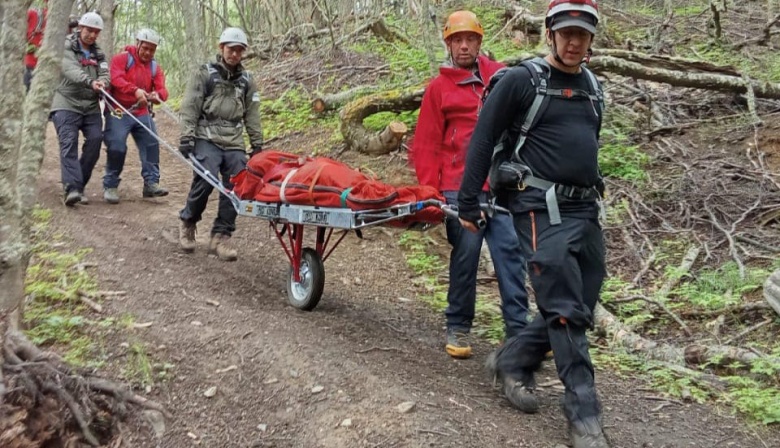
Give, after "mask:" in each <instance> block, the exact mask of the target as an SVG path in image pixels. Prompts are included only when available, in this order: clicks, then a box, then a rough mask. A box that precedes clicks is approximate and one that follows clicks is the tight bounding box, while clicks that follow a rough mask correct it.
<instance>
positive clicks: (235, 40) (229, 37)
mask: <svg viewBox="0 0 780 448" xmlns="http://www.w3.org/2000/svg"><path fill="white" fill-rule="evenodd" d="M219 43H220V45H221V44H239V45H242V46H243V47H244V48H246V47H248V46H249V42H247V39H246V34H244V32H243V31H242V30H241V28H225V31H223V32H222V35H221V36H219Z"/></svg>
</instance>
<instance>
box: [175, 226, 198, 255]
mask: <svg viewBox="0 0 780 448" xmlns="http://www.w3.org/2000/svg"><path fill="white" fill-rule="evenodd" d="M195 230H196V226H195V224H192V223H189V222H187V221H181V223H180V224H179V247H180V248H181V250H183V251H184V252H187V253H192V252H194V251H195V246H196V243H195Z"/></svg>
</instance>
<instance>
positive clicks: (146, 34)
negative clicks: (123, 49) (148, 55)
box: [135, 28, 160, 46]
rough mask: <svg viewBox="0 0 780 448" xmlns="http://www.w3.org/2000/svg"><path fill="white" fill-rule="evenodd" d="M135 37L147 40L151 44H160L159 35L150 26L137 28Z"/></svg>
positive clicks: (142, 40) (143, 40)
mask: <svg viewBox="0 0 780 448" xmlns="http://www.w3.org/2000/svg"><path fill="white" fill-rule="evenodd" d="M135 38H136V39H137V40H139V41H140V42H149V43H150V44H152V45H155V46H157V45H160V35H159V34H157V32H156V31H154V30H153V29H150V28H143V29H141V30H138V33H137V34H136V35H135Z"/></svg>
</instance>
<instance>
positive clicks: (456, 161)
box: [412, 11, 528, 358]
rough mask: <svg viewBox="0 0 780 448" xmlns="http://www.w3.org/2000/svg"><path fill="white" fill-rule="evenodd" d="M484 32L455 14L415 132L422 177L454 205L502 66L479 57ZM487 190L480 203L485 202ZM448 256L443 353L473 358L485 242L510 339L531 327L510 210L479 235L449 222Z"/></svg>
mask: <svg viewBox="0 0 780 448" xmlns="http://www.w3.org/2000/svg"><path fill="white" fill-rule="evenodd" d="M483 35H484V30H483V29H482V25H481V24H480V23H479V20H478V19H477V16H476V15H474V13H472V12H470V11H456V12H454V13H452V14H451V15H450V16H449V17H448V19H447V23H446V24H445V25H444V30H443V34H442V37H443V38H444V40H445V42H446V44H447V50H448V52H449V61H448V63H447V64H445V65H444V66H442V67H441V68H440V70H439V76H437V77H436V78H434V79H433V80H432V81H431V82H430V84H429V85H428V87H427V88H426V89H425V95H424V96H423V99H422V106H421V107H420V116H419V119H418V122H417V130H416V132H415V136H414V143H413V148H412V158H413V160H414V168H415V171H416V173H417V179H418V180H419V182H420V184H422V185H430V186H433V187H435V188H437V189H438V190H439V191H441V192H442V194H443V195H444V197H445V198H446V199H447V202H448V203H450V204H454V205H457V195H458V190H459V189H460V183H461V179H462V178H463V170H464V168H465V162H466V150H467V148H468V144H469V139H470V138H471V133H472V131H473V130H474V126H475V125H476V123H477V115H478V114H479V110H480V107H481V104H482V91H483V89H484V87H485V86H486V85H487V84H488V81H489V80H490V77H491V76H493V74H494V73H495V72H496V71H497V70H499V69H501V68H502V67H503V65H502V64H500V63H498V62H495V61H491V60H490V59H488V58H487V57H485V56H482V55H480V54H479V52H480V48H481V46H482V36H483ZM486 190H487V188H485V191H483V194H482V201H483V202H485V201H486V200H487V196H486ZM446 228H447V240H448V241H449V242H450V244H451V245H452V253H451V255H450V270H449V273H450V285H449V290H448V292H447V304H448V305H447V310H446V311H445V314H446V316H447V339H446V347H445V348H446V351H447V353H448V354H449V355H450V356H452V357H454V358H468V357H470V356H471V346H470V344H469V341H468V333H469V332H470V330H471V325H472V320H473V319H474V311H475V304H476V281H477V269H478V267H479V257H480V249H481V247H482V241H483V239H486V240H487V243H488V247H489V249H490V255H491V257H492V258H493V264H494V266H495V268H496V276H497V277H498V287H499V291H500V293H501V300H502V307H501V308H502V313H503V317H504V323H505V327H506V337H512V336H514V335H515V334H516V333H517V332H519V331H520V330H521V329H522V328H523V327H525V325H526V324H527V320H526V316H527V309H528V297H527V294H526V291H525V286H524V280H525V261H524V260H523V257H522V255H521V254H522V252H521V249H520V244H519V242H518V239H517V236H516V234H515V230H514V227H513V224H512V218H511V217H510V216H508V215H496V216H494V217H492V218H489V219H488V220H487V225H486V226H485V228H484V229H481V230H480V231H479V232H477V233H471V232H468V231H465V230H464V229H462V228H461V226H460V223H459V222H458V220H457V219H450V218H448V219H447V222H446Z"/></svg>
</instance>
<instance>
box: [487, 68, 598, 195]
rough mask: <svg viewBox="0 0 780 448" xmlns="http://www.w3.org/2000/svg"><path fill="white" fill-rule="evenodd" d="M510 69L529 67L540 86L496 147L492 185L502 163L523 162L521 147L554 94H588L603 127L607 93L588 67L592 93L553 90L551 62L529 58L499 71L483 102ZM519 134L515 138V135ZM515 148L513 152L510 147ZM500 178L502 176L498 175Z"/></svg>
mask: <svg viewBox="0 0 780 448" xmlns="http://www.w3.org/2000/svg"><path fill="white" fill-rule="evenodd" d="M510 70H528V72H529V73H530V74H531V83H532V85H533V86H534V88H535V89H536V96H535V97H534V100H533V102H532V103H531V105H530V106H529V107H528V109H527V112H526V113H525V115H520V116H518V119H517V120H516V121H515V123H514V124H513V125H512V126H511V127H510V128H509V129H507V130H506V131H505V132H504V134H503V135H502V136H501V139H500V140H499V143H498V144H497V145H496V146H495V148H493V156H492V158H491V168H490V172H491V188H493V183H494V181H498V179H492V178H493V177H494V174H497V172H498V171H497V170H498V169H499V165H501V164H502V163H504V162H507V161H510V160H511V161H514V162H520V161H521V159H520V150H521V149H522V147H523V145H524V144H525V140H526V138H527V137H528V133H529V132H530V131H531V129H533V127H534V126H536V124H537V123H538V122H539V118H541V117H542V115H544V111H545V110H546V109H547V106H548V104H549V103H550V98H551V97H561V98H574V97H583V96H586V97H588V99H589V100H590V101H591V104H592V105H593V108H594V109H595V111H596V114H597V115H598V119H599V130H600V129H601V121H602V118H603V111H604V93H603V92H602V90H601V88H600V87H599V83H598V80H596V75H594V74H593V72H591V71H590V70H588V69H587V68H585V67H582V71H583V72H584V73H585V75H586V76H587V77H588V84H589V85H590V92H583V91H576V90H572V89H551V88H549V81H550V65H549V64H548V63H547V61H546V60H544V59H543V58H534V59H530V60H526V61H523V62H521V63H520V65H519V66H517V67H511V68H510V67H507V68H502V69H501V70H499V71H497V72H496V73H495V74H493V76H492V77H491V78H490V82H489V83H488V85H487V87H485V91H484V93H483V94H482V101H483V103H484V102H485V100H487V97H488V95H489V94H490V92H491V91H492V90H493V88H494V87H495V86H496V84H497V83H498V82H499V81H500V80H501V78H503V77H504V75H506V74H507V73H508V72H509V71H510ZM515 135H516V136H517V137H516V138H514V142H513V141H512V140H513V137H514V136H515ZM512 148H514V149H513V150H512V151H510V149H512ZM495 177H498V176H495Z"/></svg>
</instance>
